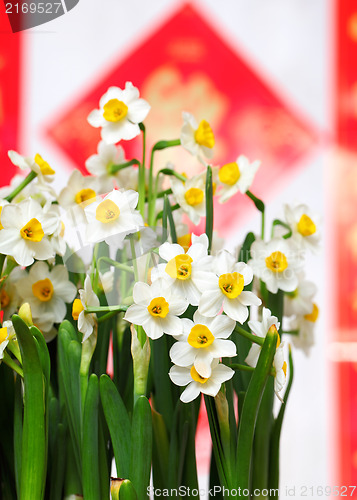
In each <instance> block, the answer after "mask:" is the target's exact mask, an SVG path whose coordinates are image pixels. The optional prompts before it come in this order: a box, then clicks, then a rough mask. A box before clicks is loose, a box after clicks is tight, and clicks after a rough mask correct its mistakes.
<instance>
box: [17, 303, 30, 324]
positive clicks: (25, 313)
mask: <svg viewBox="0 0 357 500" xmlns="http://www.w3.org/2000/svg"><path fill="white" fill-rule="evenodd" d="M19 316H20V318H21V319H22V320H23V321H24V322H25V323H26V325H27V326H32V325H33V321H32V313H31V307H30V304H29V303H28V302H24V304H22V306H21V307H20V310H19Z"/></svg>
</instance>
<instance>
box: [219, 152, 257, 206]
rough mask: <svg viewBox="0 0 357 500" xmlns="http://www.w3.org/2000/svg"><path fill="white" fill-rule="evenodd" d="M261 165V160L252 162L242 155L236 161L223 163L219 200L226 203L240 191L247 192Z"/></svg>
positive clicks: (220, 172)
mask: <svg viewBox="0 0 357 500" xmlns="http://www.w3.org/2000/svg"><path fill="white" fill-rule="evenodd" d="M259 167H260V161H258V160H256V161H253V162H252V163H250V162H249V160H248V158H246V157H245V156H243V155H241V156H239V157H238V158H237V160H236V161H235V162H232V163H227V164H226V165H223V167H221V168H220V169H219V171H218V179H219V182H220V185H221V189H220V191H219V202H220V203H225V202H226V201H228V200H229V199H230V198H231V197H232V196H233V195H235V194H236V193H237V192H238V191H240V192H241V193H242V194H244V193H246V192H247V191H248V189H249V188H250V186H251V185H252V183H253V180H254V176H255V174H256V172H257V170H258V168H259Z"/></svg>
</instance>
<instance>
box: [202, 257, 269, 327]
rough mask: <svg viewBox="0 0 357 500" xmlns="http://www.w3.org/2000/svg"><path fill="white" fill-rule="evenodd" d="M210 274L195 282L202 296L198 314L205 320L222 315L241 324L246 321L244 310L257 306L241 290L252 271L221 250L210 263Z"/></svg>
mask: <svg viewBox="0 0 357 500" xmlns="http://www.w3.org/2000/svg"><path fill="white" fill-rule="evenodd" d="M212 268H213V269H214V271H215V272H214V273H205V275H204V276H202V277H201V280H200V281H199V287H200V289H201V292H202V296H201V298H200V302H199V306H198V310H199V312H200V313H201V314H204V315H205V316H210V317H213V316H216V315H217V314H218V313H219V312H220V310H221V309H222V306H223V311H224V312H225V313H226V314H227V315H228V316H229V317H230V318H232V319H234V320H235V321H238V322H239V323H244V322H245V321H246V319H247V318H248V313H249V311H248V306H259V305H260V304H261V300H260V299H259V298H258V297H257V296H256V295H255V294H254V293H252V292H250V291H245V290H244V287H245V286H246V285H248V284H249V283H250V282H251V281H252V279H253V271H252V270H251V268H250V267H249V266H248V265H247V264H245V263H244V262H236V259H235V258H234V257H233V255H231V254H230V253H229V252H228V251H227V250H222V251H221V252H219V253H218V255H217V257H216V258H215V259H214V261H213V263H212Z"/></svg>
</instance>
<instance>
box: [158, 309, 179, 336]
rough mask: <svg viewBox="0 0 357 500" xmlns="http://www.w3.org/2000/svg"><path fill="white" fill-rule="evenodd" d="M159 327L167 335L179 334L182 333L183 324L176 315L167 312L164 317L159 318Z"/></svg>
mask: <svg viewBox="0 0 357 500" xmlns="http://www.w3.org/2000/svg"><path fill="white" fill-rule="evenodd" d="M161 328H162V330H163V331H164V333H167V334H168V335H175V336H176V335H181V334H182V333H183V324H182V322H181V320H180V318H178V317H177V316H172V315H171V314H168V315H167V316H166V318H161Z"/></svg>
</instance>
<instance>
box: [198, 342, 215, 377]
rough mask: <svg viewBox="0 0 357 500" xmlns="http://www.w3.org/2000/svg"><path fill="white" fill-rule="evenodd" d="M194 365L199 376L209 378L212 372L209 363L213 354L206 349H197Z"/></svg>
mask: <svg viewBox="0 0 357 500" xmlns="http://www.w3.org/2000/svg"><path fill="white" fill-rule="evenodd" d="M197 351H198V352H197V354H196V357H195V362H194V367H195V368H196V371H197V373H198V374H199V375H201V377H204V378H209V377H210V376H211V373H212V369H211V363H212V360H213V355H212V353H211V352H210V351H209V350H208V349H204V348H203V349H197Z"/></svg>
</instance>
